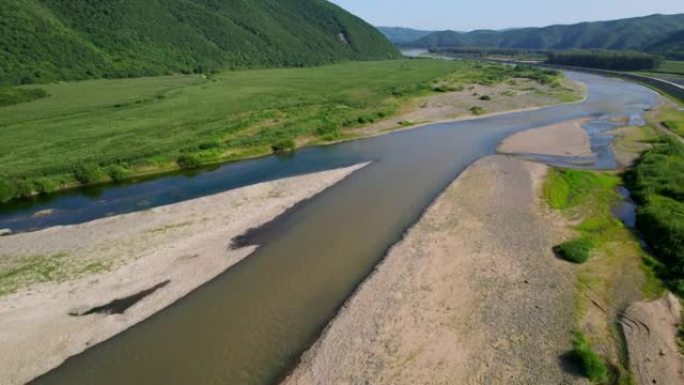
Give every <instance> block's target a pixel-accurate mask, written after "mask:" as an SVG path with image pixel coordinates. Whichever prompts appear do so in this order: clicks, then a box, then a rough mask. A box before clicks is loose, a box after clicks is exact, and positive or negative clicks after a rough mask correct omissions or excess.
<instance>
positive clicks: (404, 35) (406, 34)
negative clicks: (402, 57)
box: [378, 27, 433, 44]
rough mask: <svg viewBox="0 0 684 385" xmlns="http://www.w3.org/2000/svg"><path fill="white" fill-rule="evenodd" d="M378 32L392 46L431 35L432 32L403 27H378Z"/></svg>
mask: <svg viewBox="0 0 684 385" xmlns="http://www.w3.org/2000/svg"><path fill="white" fill-rule="evenodd" d="M378 30H379V31H380V32H382V34H383V35H385V37H386V38H387V39H388V40H389V41H391V42H392V43H394V44H405V43H410V42H413V41H416V40H418V39H420V38H423V37H425V36H427V35H429V34H431V33H433V31H421V30H418V29H412V28H403V27H378Z"/></svg>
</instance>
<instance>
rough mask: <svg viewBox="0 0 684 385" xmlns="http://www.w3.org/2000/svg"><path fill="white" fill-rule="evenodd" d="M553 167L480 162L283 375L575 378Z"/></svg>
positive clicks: (336, 380)
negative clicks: (547, 189) (557, 250)
mask: <svg viewBox="0 0 684 385" xmlns="http://www.w3.org/2000/svg"><path fill="white" fill-rule="evenodd" d="M546 170H547V168H546V166H544V165H541V164H537V163H532V162H527V161H523V160H517V159H514V158H511V157H506V156H493V157H488V158H485V159H483V160H480V161H478V162H477V163H475V164H474V165H473V166H471V167H470V168H469V169H468V170H466V171H465V172H464V173H463V174H462V175H461V176H460V177H459V178H458V179H457V180H456V181H455V182H454V183H452V185H451V186H450V187H448V188H447V189H446V190H445V192H443V193H442V194H441V196H440V197H439V198H438V199H437V200H436V201H435V202H434V203H433V204H432V205H431V206H430V207H429V209H428V210H427V211H426V213H425V214H424V216H423V217H422V219H421V220H420V221H419V222H418V223H417V224H416V225H415V226H414V227H413V228H411V229H410V230H409V232H408V233H407V234H406V237H405V238H404V240H402V241H401V242H399V243H398V244H396V245H395V246H394V247H393V248H392V249H391V250H390V251H389V253H388V255H387V257H386V259H385V260H384V261H383V262H382V263H381V264H380V265H379V266H378V267H377V268H376V270H375V272H374V273H373V274H372V275H371V276H370V277H369V278H368V279H367V280H366V281H365V282H364V283H363V284H362V285H361V286H360V287H359V289H358V290H357V292H356V293H355V294H354V295H353V296H352V297H351V298H350V299H349V300H348V302H347V304H346V305H345V306H344V307H343V308H342V309H341V310H340V312H339V314H338V315H337V317H336V318H335V319H334V320H333V321H332V322H331V323H330V324H329V326H328V328H327V329H326V331H325V332H324V333H323V335H322V336H321V337H320V339H319V340H318V341H317V342H316V344H315V345H314V346H312V348H311V349H310V350H309V351H308V352H307V353H305V354H304V356H303V357H302V362H301V364H300V365H299V366H298V367H297V368H296V369H295V370H294V371H293V372H292V373H291V374H290V376H289V377H288V378H287V379H285V381H284V384H286V385H294V384H300V385H324V384H325V385H328V384H374V385H382V384H388V385H389V384H392V385H400V384H458V385H462V384H488V385H496V384H506V385H513V384H574V383H584V382H583V380H581V379H579V378H578V377H576V376H575V375H573V374H571V373H569V372H566V371H565V370H564V369H563V365H562V358H561V357H563V356H564V355H565V354H566V353H567V352H568V351H569V350H570V349H571V346H570V332H571V330H572V328H573V321H572V320H573V312H574V277H575V276H574V273H573V270H572V269H573V267H572V266H570V265H569V264H567V263H565V262H562V261H560V260H558V259H556V258H555V257H554V256H553V254H552V251H551V249H552V246H553V245H554V241H557V240H558V239H559V238H560V237H561V234H560V232H561V231H562V229H561V228H560V227H561V224H560V222H559V221H557V220H556V219H555V218H554V217H552V216H550V215H548V216H547V215H546V214H544V212H543V210H540V206H541V204H542V202H541V201H540V198H539V190H540V188H541V183H542V180H543V178H544V175H545V173H546Z"/></svg>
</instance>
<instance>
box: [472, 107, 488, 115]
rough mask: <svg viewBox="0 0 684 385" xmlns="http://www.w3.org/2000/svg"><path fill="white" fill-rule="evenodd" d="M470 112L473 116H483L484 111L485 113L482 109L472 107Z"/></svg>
mask: <svg viewBox="0 0 684 385" xmlns="http://www.w3.org/2000/svg"><path fill="white" fill-rule="evenodd" d="M470 112H472V113H473V115H482V114H484V113H485V112H486V111H485V109H484V108H482V107H480V106H473V107H470Z"/></svg>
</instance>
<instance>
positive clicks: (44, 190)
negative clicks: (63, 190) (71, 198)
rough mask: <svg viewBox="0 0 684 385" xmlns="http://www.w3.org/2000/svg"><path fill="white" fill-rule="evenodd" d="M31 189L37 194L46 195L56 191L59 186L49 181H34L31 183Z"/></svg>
mask: <svg viewBox="0 0 684 385" xmlns="http://www.w3.org/2000/svg"><path fill="white" fill-rule="evenodd" d="M33 188H34V189H35V190H36V192H37V193H39V194H48V193H51V192H55V191H57V189H58V188H59V184H58V183H57V182H55V181H54V180H50V179H44V178H42V179H36V180H34V181H33Z"/></svg>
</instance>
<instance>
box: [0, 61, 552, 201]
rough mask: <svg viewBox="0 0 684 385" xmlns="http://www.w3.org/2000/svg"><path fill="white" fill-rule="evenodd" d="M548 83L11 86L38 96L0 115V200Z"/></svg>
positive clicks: (346, 76) (442, 68)
mask: <svg viewBox="0 0 684 385" xmlns="http://www.w3.org/2000/svg"><path fill="white" fill-rule="evenodd" d="M558 76H560V75H558V74H551V73H548V72H546V71H541V70H536V69H527V68H519V69H517V70H516V69H515V68H512V67H503V66H499V65H483V64H477V63H468V62H449V61H442V60H393V61H370V62H348V63H344V64H334V65H328V66H321V67H310V68H289V69H264V70H245V71H227V72H223V73H220V74H217V75H212V76H206V75H176V76H162V77H151V78H136V79H116V80H106V79H104V80H88V81H80V82H67V83H55V84H48V85H30V86H22V87H26V89H40V90H43V91H44V92H46V93H47V95H48V96H47V97H43V98H41V99H38V100H33V101H31V102H26V103H20V104H16V105H8V106H4V107H0V201H7V200H9V199H11V198H14V197H21V196H29V195H34V194H40V193H48V192H51V191H55V190H58V189H62V188H66V187H72V186H76V185H79V184H93V183H101V182H108V181H111V180H115V181H116V180H122V179H126V178H129V177H131V176H135V175H141V174H147V173H154V172H160V171H165V170H171V169H175V168H191V167H196V166H199V165H202V164H209V163H215V162H220V161H226V160H233V159H240V158H245V157H250V156H256V155H262V154H267V153H270V152H276V151H281V150H283V149H285V150H286V149H289V148H290V147H291V146H292V143H294V142H296V144H297V145H302V144H306V143H321V142H329V141H335V140H340V139H344V138H347V137H349V136H350V135H349V134H348V133H347V132H346V129H348V128H354V127H359V126H363V125H365V124H369V123H372V122H375V121H377V120H381V119H384V118H386V117H389V116H391V115H393V114H395V113H396V112H397V110H398V108H399V107H400V106H402V105H403V104H404V103H406V102H408V101H410V99H411V98H413V97H415V96H421V95H429V94H431V93H436V92H442V91H443V90H444V88H445V87H447V88H449V89H457V88H458V87H462V86H463V85H466V84H474V83H479V84H495V83H497V82H502V81H505V80H507V79H510V78H512V77H528V78H532V79H534V80H535V81H538V82H540V83H546V84H548V83H553V82H555V81H557V77H558ZM22 87H20V88H18V89H19V90H21V89H23V88H22Z"/></svg>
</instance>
